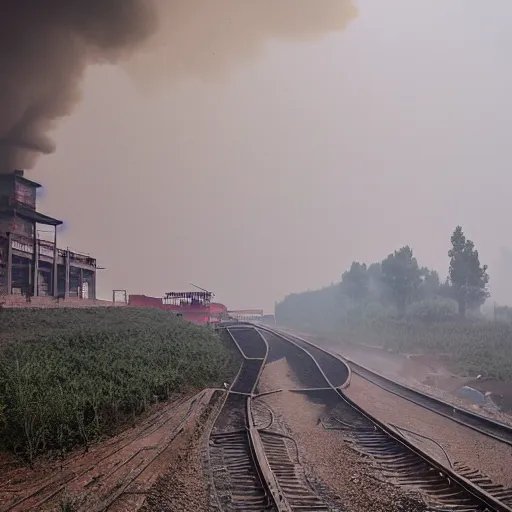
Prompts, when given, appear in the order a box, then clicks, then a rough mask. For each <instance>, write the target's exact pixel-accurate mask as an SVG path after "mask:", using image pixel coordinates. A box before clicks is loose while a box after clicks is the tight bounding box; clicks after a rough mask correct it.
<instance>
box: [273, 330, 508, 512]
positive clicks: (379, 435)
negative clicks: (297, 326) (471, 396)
mask: <svg viewBox="0 0 512 512" xmlns="http://www.w3.org/2000/svg"><path fill="white" fill-rule="evenodd" d="M265 330H266V331H268V330H269V329H265ZM271 332H272V333H273V334H274V335H276V336H278V337H280V338H281V339H283V340H285V341H288V342H289V346H290V350H293V351H297V350H302V351H304V352H307V353H309V355H310V357H311V360H312V361H313V363H314V364H315V366H317V368H318V369H319V371H320V372H321V373H322V374H323V375H324V377H325V379H326V381H327V382H329V384H330V385H331V386H332V384H333V383H332V382H331V381H330V378H329V376H328V375H329V374H331V375H332V374H333V370H334V367H333V366H334V363H333V362H332V363H329V365H328V366H329V372H328V373H327V374H326V373H324V371H323V368H322V364H323V362H324V361H325V359H326V358H325V354H326V352H325V351H322V350H320V349H318V348H315V347H311V346H309V344H308V343H305V342H304V341H302V340H298V339H295V337H294V336H288V335H286V336H283V335H282V334H281V333H279V332H276V331H273V330H272V331H271ZM319 352H322V357H321V361H318V360H317V359H316V357H315V355H317V354H318V353H319ZM331 357H332V359H333V360H335V361H336V362H337V363H338V364H339V362H340V360H339V359H338V358H336V357H335V356H331ZM322 393H323V394H324V396H325V405H326V406H327V409H328V410H329V411H330V412H331V413H332V412H334V411H335V410H336V413H337V416H338V417H333V416H329V415H327V417H326V418H322V419H321V422H322V424H323V425H324V427H326V428H329V429H336V430H340V431H342V432H343V433H344V434H345V436H344V437H345V438H346V439H347V440H349V441H351V442H352V443H353V445H354V446H355V447H357V449H358V450H359V451H360V452H362V453H365V454H366V455H368V456H370V457H372V459H374V460H375V462H376V464H377V465H378V467H380V469H381V470H382V474H383V476H387V477H389V478H391V479H392V480H393V481H394V482H396V483H397V484H400V485H403V486H407V487H409V488H415V489H416V490H419V491H420V492H422V493H423V494H424V495H426V496H427V497H429V499H430V500H431V501H432V505H433V506H434V508H433V509H432V510H443V511H444V510H452V511H456V512H485V511H487V512H489V511H494V510H496V511H510V510H512V508H510V507H509V504H508V499H509V493H508V490H507V489H501V488H500V489H494V488H492V487H487V488H486V487H485V485H484V486H482V485H481V484H482V483H485V484H487V485H488V486H489V485H492V483H490V482H486V481H485V482H482V480H481V479H480V484H479V483H478V480H479V479H478V478H477V479H476V480H471V479H470V478H465V477H464V475H463V474H462V473H457V468H453V472H452V474H453V476H454V477H455V476H456V475H457V479H458V482H456V481H453V480H452V479H451V478H449V477H448V475H449V474H450V471H448V470H447V469H445V468H443V467H442V466H441V467H440V465H439V464H435V463H434V462H433V461H432V459H431V458H430V457H428V456H427V455H426V454H425V453H424V452H423V451H422V450H421V449H420V448H418V447H416V446H414V448H413V447H411V446H410V443H408V442H407V441H406V440H405V438H404V439H403V440H402V442H401V441H400V440H399V439H401V438H402V437H403V436H402V435H401V434H399V433H394V434H391V433H390V432H388V430H389V429H388V428H387V427H385V426H383V425H380V424H379V422H378V421H377V420H376V419H374V418H372V417H371V416H370V415H368V414H367V413H366V412H364V411H362V410H361V409H360V408H359V407H357V406H356V405H355V404H354V403H352V402H351V401H350V400H349V399H348V398H347V397H345V395H344V394H343V393H342V392H341V391H339V390H335V389H334V387H333V388H332V390H330V391H324V392H321V391H317V392H314V391H311V392H310V393H308V394H310V395H311V397H312V398H316V399H317V400H318V399H319V398H320V397H319V395H321V394H322ZM333 393H336V394H337V395H338V400H337V405H334V403H333V398H332V395H333ZM315 395H316V396H315ZM340 412H341V417H339V413H340ZM430 461H432V462H430ZM459 477H461V478H459ZM464 479H465V480H466V483H464ZM459 482H460V483H459ZM486 495H487V496H488V498H486V497H485V496H486ZM504 500H505V501H504ZM487 501H489V502H491V501H492V504H491V505H487V504H486V502H487Z"/></svg>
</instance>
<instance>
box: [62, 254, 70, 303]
mask: <svg viewBox="0 0 512 512" xmlns="http://www.w3.org/2000/svg"><path fill="white" fill-rule="evenodd" d="M70 263H71V262H70V261H69V249H67V250H66V284H65V286H64V298H65V299H69V272H70V270H71V265H70Z"/></svg>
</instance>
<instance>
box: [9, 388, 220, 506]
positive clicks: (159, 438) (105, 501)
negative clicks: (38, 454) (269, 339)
mask: <svg viewBox="0 0 512 512" xmlns="http://www.w3.org/2000/svg"><path fill="white" fill-rule="evenodd" d="M216 401H217V394H215V392H214V390H204V391H202V392H200V393H198V394H197V395H195V396H192V397H191V396H187V397H182V398H180V399H177V400H176V401H174V402H172V403H170V404H167V405H166V406H164V407H162V408H161V409H160V410H159V411H158V412H155V413H154V414H152V415H151V416H149V417H147V418H146V419H145V420H144V421H142V422H141V423H140V424H139V425H138V426H136V427H134V428H132V429H129V430H126V431H124V432H123V433H121V434H119V435H118V436H116V437H114V438H112V439H110V440H108V441H106V442H104V443H98V444H97V445H95V446H93V447H92V448H91V449H90V450H89V452H88V453H85V454H84V453H78V454H75V455H74V456H71V457H69V458H68V459H65V460H64V461H60V462H59V461H54V462H50V463H48V462H46V463H43V462H39V463H38V467H36V468H35V469H34V470H30V469H28V468H26V467H22V466H19V465H18V466H17V467H16V466H15V465H14V464H13V461H12V460H5V461H3V462H4V465H3V466H0V469H2V471H1V473H0V511H2V512H7V511H13V512H14V511H20V512H21V511H28V510H40V511H43V512H45V511H54V510H64V509H63V506H64V505H67V506H69V507H71V506H72V507H74V508H69V510H73V511H77V512H78V511H84V512H85V511H87V512H96V511H100V510H104V509H105V507H107V506H108V509H109V511H117V512H133V511H136V510H139V509H141V507H142V510H144V512H152V511H163V510H165V511H176V512H178V511H197V512H206V511H207V510H208V503H209V497H208V489H207V485H206V483H205V481H204V479H203V477H202V467H201V450H200V438H201V436H202V433H203V431H204V429H205V428H206V427H207V424H208V421H209V418H210V417H211V415H210V414H209V412H210V411H211V409H212V408H213V407H215V403H216ZM7 463H9V465H7ZM0 464H2V460H1V459H0ZM65 510H68V509H65Z"/></svg>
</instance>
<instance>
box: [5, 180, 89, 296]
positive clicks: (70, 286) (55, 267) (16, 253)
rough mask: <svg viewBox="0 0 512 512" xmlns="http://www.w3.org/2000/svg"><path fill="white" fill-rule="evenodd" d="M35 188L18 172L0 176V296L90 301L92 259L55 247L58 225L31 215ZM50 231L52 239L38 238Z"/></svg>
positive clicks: (34, 200)
mask: <svg viewBox="0 0 512 512" xmlns="http://www.w3.org/2000/svg"><path fill="white" fill-rule="evenodd" d="M40 187H41V185H40V184H39V183H35V182H34V181H31V180H28V179H27V178H25V177H24V173H23V171H14V172H13V173H9V174H0V295H3V296H10V295H18V296H20V295H21V296H25V297H26V298H27V301H30V300H31V298H32V297H54V298H64V299H67V298H78V299H95V298H96V260H95V259H94V258H92V257H90V256H89V255H86V254H81V253H78V252H75V251H71V250H69V249H59V248H58V246H57V227H58V226H60V225H61V224H62V221H60V220H58V219H55V218H53V217H49V216H47V215H44V214H42V213H40V212H38V211H37V208H36V199H37V193H36V191H37V189H39V188H40ZM38 225H39V226H45V227H50V229H53V241H48V240H42V239H41V238H40V237H39V233H40V231H43V229H41V230H39V229H38Z"/></svg>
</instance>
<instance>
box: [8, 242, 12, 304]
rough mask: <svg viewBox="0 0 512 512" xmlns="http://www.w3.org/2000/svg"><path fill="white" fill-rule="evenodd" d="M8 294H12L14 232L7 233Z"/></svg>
mask: <svg viewBox="0 0 512 512" xmlns="http://www.w3.org/2000/svg"><path fill="white" fill-rule="evenodd" d="M7 295H12V234H11V233H7Z"/></svg>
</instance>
